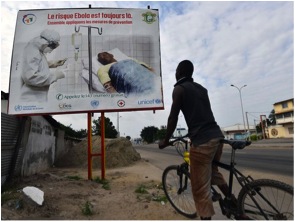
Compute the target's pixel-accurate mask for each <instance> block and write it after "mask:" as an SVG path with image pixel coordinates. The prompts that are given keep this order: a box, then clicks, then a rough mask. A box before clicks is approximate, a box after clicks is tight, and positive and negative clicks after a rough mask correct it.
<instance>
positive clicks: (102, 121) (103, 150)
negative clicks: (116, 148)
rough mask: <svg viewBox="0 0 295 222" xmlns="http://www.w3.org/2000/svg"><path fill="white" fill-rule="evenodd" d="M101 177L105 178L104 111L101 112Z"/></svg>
mask: <svg viewBox="0 0 295 222" xmlns="http://www.w3.org/2000/svg"><path fill="white" fill-rule="evenodd" d="M100 121H101V123H100V127H101V130H100V132H101V179H102V180H103V179H105V144H104V139H105V121H104V112H102V113H101V120H100Z"/></svg>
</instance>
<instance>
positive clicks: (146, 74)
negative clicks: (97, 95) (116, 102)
mask: <svg viewBox="0 0 295 222" xmlns="http://www.w3.org/2000/svg"><path fill="white" fill-rule="evenodd" d="M109 76H110V78H111V80H112V84H113V86H114V87H115V89H116V90H117V92H119V93H125V95H126V96H128V95H129V94H141V93H145V94H146V93H150V92H153V91H154V88H155V76H156V75H155V74H154V73H153V72H151V71H150V70H148V69H147V68H146V67H144V66H142V65H140V64H139V63H137V62H135V61H133V60H131V59H128V60H122V61H118V62H117V63H115V64H113V65H112V66H111V68H110V70H109Z"/></svg>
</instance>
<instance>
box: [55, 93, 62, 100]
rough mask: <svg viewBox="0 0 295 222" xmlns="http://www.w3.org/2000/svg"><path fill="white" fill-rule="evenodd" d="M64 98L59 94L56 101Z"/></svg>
mask: <svg viewBox="0 0 295 222" xmlns="http://www.w3.org/2000/svg"><path fill="white" fill-rule="evenodd" d="M63 98H64V96H63V94H61V93H59V94H57V95H56V99H57V100H62V99H63Z"/></svg>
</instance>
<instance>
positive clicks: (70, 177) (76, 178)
mask: <svg viewBox="0 0 295 222" xmlns="http://www.w3.org/2000/svg"><path fill="white" fill-rule="evenodd" d="M67 178H68V179H70V180H81V179H82V177H80V176H67Z"/></svg>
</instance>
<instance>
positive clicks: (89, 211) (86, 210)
mask: <svg viewBox="0 0 295 222" xmlns="http://www.w3.org/2000/svg"><path fill="white" fill-rule="evenodd" d="M92 208H93V206H92V204H91V203H90V202H89V201H86V203H85V204H84V205H83V207H82V214H83V215H85V216H90V215H92V214H93V211H92Z"/></svg>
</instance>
